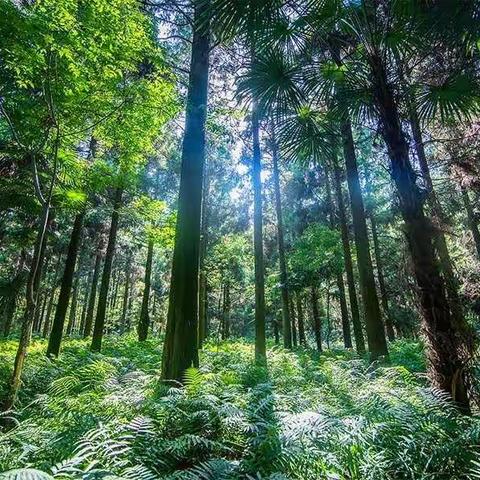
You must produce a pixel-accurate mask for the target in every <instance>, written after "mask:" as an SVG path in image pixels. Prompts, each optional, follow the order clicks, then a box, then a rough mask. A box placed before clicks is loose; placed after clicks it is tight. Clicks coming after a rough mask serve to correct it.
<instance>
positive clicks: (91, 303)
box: [83, 247, 102, 338]
mask: <svg viewBox="0 0 480 480" xmlns="http://www.w3.org/2000/svg"><path fill="white" fill-rule="evenodd" d="M101 263H102V253H101V251H100V247H99V248H98V250H97V254H96V256H95V266H94V267H93V278H92V283H91V286H90V295H89V298H88V308H87V316H86V317H85V328H84V330H83V338H87V337H89V336H90V335H91V333H92V325H93V314H94V311H95V301H96V299H97V287H98V279H99V277H100V266H101Z"/></svg>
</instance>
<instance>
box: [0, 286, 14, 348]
mask: <svg viewBox="0 0 480 480" xmlns="http://www.w3.org/2000/svg"><path fill="white" fill-rule="evenodd" d="M16 306H17V295H9V296H8V297H7V301H6V303H5V306H4V310H3V324H2V334H3V336H4V337H5V338H6V337H8V336H9V335H10V330H11V328H12V323H13V317H14V315H15V309H16Z"/></svg>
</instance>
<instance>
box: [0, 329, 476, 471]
mask: <svg viewBox="0 0 480 480" xmlns="http://www.w3.org/2000/svg"><path fill="white" fill-rule="evenodd" d="M9 345H10V344H9V343H8V342H6V343H5V342H4V343H3V344H2V347H4V346H5V347H7V348H6V349H3V348H2V351H6V352H9V353H7V357H9V356H11V355H12V353H13V350H12V349H11V348H10V347H9ZM44 347H45V345H44V344H43V343H40V342H36V343H35V344H34V348H33V350H32V358H31V359H30V362H29V364H28V368H27V375H26V377H25V392H27V393H24V396H23V397H22V399H23V400H22V401H23V404H24V407H23V408H22V409H21V410H19V411H18V412H17V413H16V414H15V416H16V418H17V419H18V423H17V424H16V426H15V427H14V428H13V429H11V430H9V431H5V432H3V433H1V434H0V468H2V469H3V470H8V469H10V470H12V469H15V468H17V469H18V468H20V469H22V468H24V467H25V468H30V470H29V471H26V470H18V471H17V473H13V472H12V471H10V472H9V473H8V475H7V476H5V475H6V474H3V477H0V478H8V479H10V478H22V479H27V478H28V479H32V480H33V479H37V478H38V479H43V478H50V477H48V476H45V475H46V474H43V475H44V476H43V477H42V476H41V475H42V474H41V473H35V471H34V470H31V466H35V467H36V468H38V469H39V470H40V471H42V472H49V473H48V475H50V476H53V478H59V479H60V478H71V479H80V478H82V479H93V478H125V479H128V478H139V479H145V480H147V479H152V480H153V479H157V478H168V479H192V480H193V479H198V478H200V479H229V480H234V479H240V478H269V479H278V478H292V479H293V478H297V479H310V478H325V479H327V478H338V479H345V480H347V479H348V480H350V479H358V480H360V479H362V480H365V479H367V480H368V479H371V480H373V479H375V480H377V479H380V480H383V479H384V480H387V479H391V478H402V479H403V478H405V479H407V478H411V479H424V480H427V479H429V478H438V479H445V480H447V479H449V480H450V479H452V480H455V479H459V480H460V479H463V478H469V477H468V475H469V474H470V472H472V475H473V477H471V478H476V477H475V476H474V475H476V473H475V472H477V471H478V462H479V458H478V453H477V452H476V447H475V445H477V443H478V441H479V432H480V420H479V419H478V418H477V417H472V418H465V417H463V416H461V415H460V414H458V413H457V412H456V410H455V409H454V407H453V406H452V405H451V404H450V403H449V402H448V401H447V400H446V399H445V398H444V396H443V395H442V394H441V393H440V392H437V391H434V390H431V389H429V388H426V387H425V386H424V383H423V373H419V374H418V373H416V372H417V369H420V368H421V366H422V365H423V355H422V349H421V347H420V346H419V345H417V344H414V343H408V342H406V341H401V342H396V343H394V344H393V345H392V348H391V352H392V360H393V363H392V364H391V365H383V366H380V365H373V366H372V365H368V364H367V363H365V362H364V361H363V360H359V359H356V358H355V357H354V356H353V354H344V353H338V352H332V353H330V354H329V355H324V356H321V357H320V358H318V357H316V356H314V355H312V354H311V353H309V352H308V351H301V352H298V353H293V352H288V351H286V350H283V349H279V348H275V349H272V350H269V352H268V365H269V371H268V372H267V371H266V370H265V369H264V368H261V367H257V366H254V365H252V363H251V355H252V345H251V344H249V343H243V342H235V343H222V344H215V345H213V344H211V345H206V347H205V349H204V351H203V353H202V367H201V369H200V370H197V369H190V370H188V371H187V372H186V374H185V378H184V383H185V385H184V386H183V387H180V386H178V385H161V386H159V385H158V380H157V376H156V369H157V368H158V366H159V363H160V358H161V352H160V350H159V349H158V348H157V346H156V342H154V341H148V342H146V343H145V344H142V345H141V346H139V344H138V343H137V342H136V341H135V339H134V338H133V337H122V338H114V337H109V338H108V339H107V341H106V344H105V349H104V353H103V355H100V354H95V355H92V354H91V353H89V352H88V350H87V348H86V344H85V343H84V342H83V341H74V340H72V341H68V342H67V343H66V345H65V352H64V355H63V357H61V358H60V359H59V360H58V361H57V362H55V363H52V362H50V361H45V360H43V359H42V358H41V357H43V355H42V353H43V349H44ZM419 371H420V370H419ZM37 377H39V378H40V379H41V381H39V380H38V379H37ZM37 382H38V383H37ZM41 382H43V386H44V387H43V390H41V389H40V388H41V387H40V385H41ZM35 391H37V392H38V393H40V395H39V396H37V399H36V400H35V401H34V402H33V403H31V402H30V400H31V399H33V398H34V394H35V393H34V392H35ZM27 395H28V396H29V397H30V398H28V397H27ZM12 475H17V477H15V476H12ZM18 475H20V476H18ZM29 475H30V476H29Z"/></svg>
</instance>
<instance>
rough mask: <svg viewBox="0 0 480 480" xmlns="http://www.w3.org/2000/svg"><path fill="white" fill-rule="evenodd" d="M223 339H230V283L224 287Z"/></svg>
mask: <svg viewBox="0 0 480 480" xmlns="http://www.w3.org/2000/svg"><path fill="white" fill-rule="evenodd" d="M222 324H223V329H222V338H223V340H227V339H228V338H230V284H229V283H228V281H227V282H226V283H225V284H224V286H223V309H222Z"/></svg>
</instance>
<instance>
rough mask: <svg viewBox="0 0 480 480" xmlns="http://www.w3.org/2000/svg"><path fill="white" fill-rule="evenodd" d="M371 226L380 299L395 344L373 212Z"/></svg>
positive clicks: (387, 328) (391, 339)
mask: <svg viewBox="0 0 480 480" xmlns="http://www.w3.org/2000/svg"><path fill="white" fill-rule="evenodd" d="M370 225H371V227H372V239H373V254H374V256H375V263H376V265H377V278H378V286H379V289H380V299H381V302H382V308H383V314H384V317H385V328H386V331H387V336H388V339H389V340H390V341H391V342H393V341H394V340H395V331H394V329H393V323H392V317H391V316H390V309H389V307H388V295H387V288H386V286H385V277H384V276H383V262H382V256H381V254H380V242H379V240H378V231H377V222H376V220H375V216H374V214H373V212H370Z"/></svg>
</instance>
